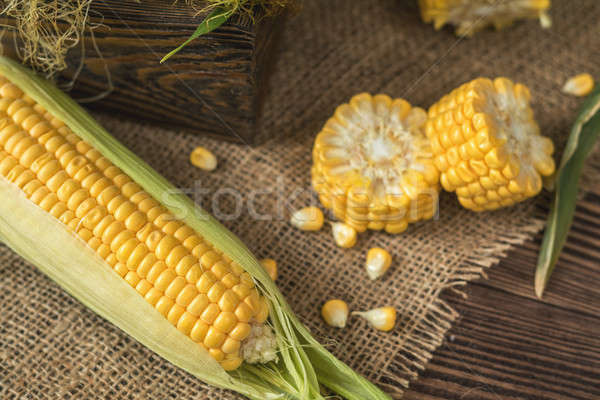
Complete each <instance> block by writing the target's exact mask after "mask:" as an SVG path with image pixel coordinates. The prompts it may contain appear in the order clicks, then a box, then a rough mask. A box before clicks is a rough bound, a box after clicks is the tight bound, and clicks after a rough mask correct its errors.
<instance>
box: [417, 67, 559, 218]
mask: <svg viewBox="0 0 600 400" xmlns="http://www.w3.org/2000/svg"><path fill="white" fill-rule="evenodd" d="M530 97H531V95H530V93H529V89H527V87H525V86H524V85H522V84H518V83H517V84H514V83H513V82H512V81H510V80H509V79H506V78H497V79H495V80H493V81H492V80H490V79H486V78H478V79H475V80H473V81H471V82H469V83H466V84H464V85H462V86H460V87H459V88H458V89H456V90H454V91H453V92H451V93H450V94H449V95H447V96H444V97H443V98H442V99H441V100H440V101H439V102H437V103H436V104H434V105H433V106H432V107H431V108H430V109H429V118H428V121H427V136H428V137H429V140H430V141H431V148H432V150H433V152H434V154H435V161H434V163H435V166H436V167H437V168H438V170H439V171H440V181H441V183H442V186H443V188H444V189H445V190H447V191H451V192H456V195H457V196H458V200H459V202H460V203H461V204H462V205H463V206H464V207H466V208H468V209H471V210H475V211H483V210H494V209H497V208H500V207H504V206H509V205H512V204H514V203H517V202H519V201H522V200H525V199H527V198H529V197H532V196H535V195H537V194H538V193H539V192H540V190H541V188H542V177H543V176H550V175H552V173H553V172H554V168H555V165H554V160H553V159H552V152H553V151H554V145H553V143H552V140H550V139H549V138H547V137H544V136H542V135H541V134H540V128H539V126H538V124H537V122H536V121H535V119H534V115H533V110H532V109H531V107H530V105H529V102H530Z"/></svg>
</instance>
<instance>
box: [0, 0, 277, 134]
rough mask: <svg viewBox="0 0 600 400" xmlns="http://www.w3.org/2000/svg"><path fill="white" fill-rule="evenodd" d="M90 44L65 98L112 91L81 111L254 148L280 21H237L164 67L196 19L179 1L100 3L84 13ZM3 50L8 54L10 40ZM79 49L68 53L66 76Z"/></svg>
mask: <svg viewBox="0 0 600 400" xmlns="http://www.w3.org/2000/svg"><path fill="white" fill-rule="evenodd" d="M90 17H91V22H92V24H101V25H100V26H98V27H97V28H95V29H94V31H93V34H94V36H95V42H96V45H97V47H98V49H99V50H100V54H101V56H100V55H99V54H98V53H97V52H96V51H95V50H94V44H93V42H92V40H91V36H90V33H89V32H87V33H86V36H85V58H84V59H85V64H84V68H83V69H82V70H81V73H80V74H79V76H78V77H77V79H76V81H75V85H74V87H73V88H72V90H71V92H70V93H71V95H72V96H73V97H74V98H76V99H82V98H89V97H92V96H96V95H98V94H100V93H103V92H106V91H107V89H108V87H109V83H108V80H107V74H106V69H108V71H109V72H110V79H111V81H112V85H113V86H114V89H113V90H112V91H111V92H110V94H108V95H107V96H106V97H103V98H101V99H100V100H97V101H93V102H90V103H88V104H86V107H89V108H91V109H96V110H103V111H108V112H110V113H112V114H115V115H123V116H127V117H130V118H134V119H136V120H138V121H148V122H154V123H158V124H161V125H164V126H168V127H171V128H183V129H185V130H188V131H191V132H194V133H199V134H206V135H211V136H218V137H220V138H224V139H227V140H233V141H238V142H243V143H253V142H254V137H255V135H256V123H257V119H258V118H259V115H260V110H261V103H262V98H263V96H264V94H265V86H266V78H267V75H268V73H267V72H268V69H269V68H268V63H269V61H270V60H271V59H272V56H271V54H270V53H271V50H272V48H273V44H274V41H275V36H276V35H277V32H278V26H279V25H280V22H279V20H280V19H281V18H274V17H267V18H259V19H255V21H253V20H252V19H251V18H249V17H248V16H241V15H236V16H233V17H232V18H231V19H230V20H229V21H228V22H226V23H225V25H223V26H222V27H220V28H219V29H217V30H216V31H214V32H212V33H209V34H207V35H204V36H201V37H200V38H198V39H196V40H194V41H193V42H191V43H190V44H189V45H188V46H186V47H185V48H184V49H183V50H181V51H180V52H179V53H178V54H176V55H175V56H173V57H172V58H171V59H169V60H168V61H167V62H166V63H164V64H159V60H160V59H161V58H162V57H163V56H164V55H165V54H167V53H168V52H169V51H171V50H172V49H174V48H175V47H177V46H178V45H179V44H181V43H182V42H183V41H185V40H186V39H187V38H188V37H189V36H190V35H191V34H192V33H193V32H194V30H195V29H196V27H197V26H198V24H199V23H200V22H201V21H202V17H198V16H196V15H195V12H194V10H192V9H191V8H190V7H189V6H187V5H186V4H185V2H184V1H179V2H173V1H165V0H144V1H143V2H139V3H137V2H133V1H122V0H104V1H99V2H93V3H92V7H91V12H90ZM3 42H4V46H5V49H7V50H8V51H7V53H8V54H14V48H13V49H11V46H13V43H14V40H13V38H12V37H11V35H10V34H8V35H5V37H4V39H3ZM81 58H82V47H81V46H77V47H75V48H73V49H71V50H70V51H69V53H68V64H69V68H68V69H67V70H66V71H64V72H63V73H62V76H61V77H60V78H59V82H63V83H64V82H67V81H69V80H71V78H73V75H74V74H75V71H76V67H77V66H78V65H79V63H80V60H81Z"/></svg>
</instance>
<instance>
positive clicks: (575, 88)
mask: <svg viewBox="0 0 600 400" xmlns="http://www.w3.org/2000/svg"><path fill="white" fill-rule="evenodd" d="M592 90H594V78H593V77H592V75H590V74H579V75H575V76H573V77H571V78H569V79H568V80H567V81H566V82H565V85H564V86H563V88H562V91H563V93H565V94H570V95H573V96H578V97H582V96H587V95H588V94H590V93H592Z"/></svg>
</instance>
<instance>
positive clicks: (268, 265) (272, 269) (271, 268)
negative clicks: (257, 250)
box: [260, 258, 277, 280]
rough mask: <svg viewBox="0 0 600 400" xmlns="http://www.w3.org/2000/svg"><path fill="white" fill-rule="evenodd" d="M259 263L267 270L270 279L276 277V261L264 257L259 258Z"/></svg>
mask: <svg viewBox="0 0 600 400" xmlns="http://www.w3.org/2000/svg"><path fill="white" fill-rule="evenodd" d="M260 264H261V265H262V266H263V268H264V269H265V270H266V271H267V273H268V274H269V276H270V277H271V279H273V280H275V279H277V261H275V260H273V259H272V258H265V259H262V260H260Z"/></svg>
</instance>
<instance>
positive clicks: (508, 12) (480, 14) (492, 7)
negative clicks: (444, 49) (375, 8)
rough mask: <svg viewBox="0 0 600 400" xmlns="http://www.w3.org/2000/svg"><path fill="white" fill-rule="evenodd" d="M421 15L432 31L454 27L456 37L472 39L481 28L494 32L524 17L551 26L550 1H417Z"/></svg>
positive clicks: (544, 25)
mask: <svg viewBox="0 0 600 400" xmlns="http://www.w3.org/2000/svg"><path fill="white" fill-rule="evenodd" d="M419 6H420V8H421V16H422V18H423V21H425V22H426V23H433V25H434V27H435V29H440V28H441V27H443V26H444V25H446V24H451V25H453V26H455V27H456V34H457V35H460V36H471V35H473V34H474V33H475V32H477V31H480V30H481V29H483V28H485V27H488V26H493V27H495V28H496V29H501V28H504V27H506V26H508V25H511V24H512V23H513V22H514V21H516V20H519V19H524V18H533V19H540V22H541V23H542V26H543V27H548V26H550V25H551V20H550V17H549V16H548V9H549V8H550V0H419Z"/></svg>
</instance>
